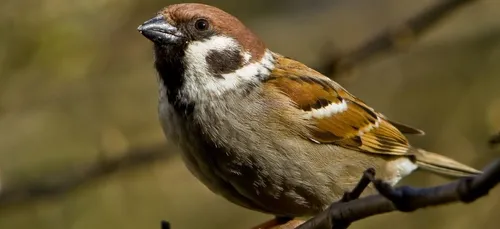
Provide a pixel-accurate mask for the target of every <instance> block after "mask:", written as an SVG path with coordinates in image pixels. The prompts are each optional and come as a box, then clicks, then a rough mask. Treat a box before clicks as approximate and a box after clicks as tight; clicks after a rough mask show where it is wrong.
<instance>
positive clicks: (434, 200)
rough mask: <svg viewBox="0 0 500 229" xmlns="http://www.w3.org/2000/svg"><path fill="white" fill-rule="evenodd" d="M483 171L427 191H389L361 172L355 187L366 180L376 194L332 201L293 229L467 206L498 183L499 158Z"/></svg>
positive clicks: (347, 223) (499, 176)
mask: <svg viewBox="0 0 500 229" xmlns="http://www.w3.org/2000/svg"><path fill="white" fill-rule="evenodd" d="M483 172H484V173H483V174H481V175H478V176H475V177H467V178H462V179H460V180H456V181H454V182H451V183H448V184H444V185H440V186H435V187H430V188H412V187H409V186H402V187H398V188H393V187H391V186H390V185H389V184H387V183H384V182H382V181H381V180H377V179H375V178H374V177H373V176H372V174H370V173H369V172H365V174H364V176H363V179H361V181H360V185H358V186H361V187H366V185H365V184H361V183H362V182H366V181H365V180H364V179H367V178H368V179H369V180H371V181H372V183H373V184H374V185H375V187H376V188H377V190H378V192H379V193H380V194H377V195H371V196H367V197H364V198H361V199H355V200H351V201H349V202H344V201H342V200H341V201H339V202H335V203H333V204H332V205H331V206H330V207H329V208H328V209H326V210H325V211H324V212H322V213H320V214H318V215H316V216H315V217H314V218H312V219H310V220H308V221H307V222H305V223H304V224H302V225H300V226H299V227H297V229H315V228H326V227H325V226H327V227H328V228H336V229H340V228H347V227H348V226H349V223H352V222H354V221H357V220H361V219H364V218H367V217H370V216H374V215H378V214H382V213H387V212H392V211H403V212H412V211H415V210H417V209H421V208H425V207H430V206H437V205H444V204H449V203H453V202H463V203H471V202H473V201H475V200H477V199H478V198H480V197H483V196H485V195H487V194H488V192H489V191H490V190H491V189H493V187H495V186H496V185H497V184H498V183H500V159H497V160H496V161H495V162H493V163H491V164H490V165H489V166H488V167H486V168H485V169H484V170H483Z"/></svg>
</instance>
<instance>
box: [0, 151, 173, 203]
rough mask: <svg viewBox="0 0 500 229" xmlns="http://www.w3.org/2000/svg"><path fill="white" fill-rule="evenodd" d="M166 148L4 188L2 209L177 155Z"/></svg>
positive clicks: (0, 197)
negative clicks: (8, 205)
mask: <svg viewBox="0 0 500 229" xmlns="http://www.w3.org/2000/svg"><path fill="white" fill-rule="evenodd" d="M166 149H168V146H167V145H166V144H158V145H152V146H149V147H144V148H135V149H131V150H129V151H127V152H124V153H123V155H124V156H122V157H118V158H102V159H100V160H99V161H98V162H95V163H91V164H87V165H82V166H76V167H75V168H74V169H72V170H70V171H63V172H61V173H57V174H55V175H48V176H47V179H45V180H37V181H33V182H32V183H27V184H21V185H19V186H13V187H8V186H7V187H3V189H2V190H1V193H0V206H5V205H7V204H19V203H22V202H26V201H29V200H33V199H37V198H44V197H49V196H55V195H57V194H64V193H67V192H69V191H72V190H74V189H76V188H78V187H80V186H82V185H84V184H85V183H87V182H90V181H94V180H95V179H98V178H101V177H104V176H106V175H109V174H111V173H115V172H118V171H121V170H127V169H132V168H136V167H139V166H142V165H145V164H149V163H152V162H155V161H158V160H160V159H162V160H165V159H168V158H170V157H171V156H172V155H174V154H173V153H169V152H168V151H167V150H166Z"/></svg>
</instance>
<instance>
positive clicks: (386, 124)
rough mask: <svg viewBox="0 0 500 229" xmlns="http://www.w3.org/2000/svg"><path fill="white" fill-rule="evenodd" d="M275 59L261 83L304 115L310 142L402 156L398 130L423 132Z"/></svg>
mask: <svg viewBox="0 0 500 229" xmlns="http://www.w3.org/2000/svg"><path fill="white" fill-rule="evenodd" d="M275 55H277V54H275ZM275 59H276V60H278V61H277V62H276V65H275V68H274V70H273V72H272V73H271V77H270V78H269V79H268V80H267V81H266V82H265V83H266V84H270V85H273V86H274V87H276V88H278V89H279V90H280V91H281V92H282V93H284V94H285V95H286V96H288V97H289V98H290V100H292V101H293V102H294V104H295V105H296V108H297V109H298V110H299V112H302V113H303V114H304V115H303V117H304V119H309V120H311V122H312V123H313V124H312V125H311V127H309V128H308V131H309V133H307V134H306V136H310V137H309V138H310V140H311V141H314V142H316V143H319V144H335V145H338V146H341V147H344V148H348V149H354V150H357V151H362V152H369V153H379V154H389V155H405V154H407V152H408V149H409V148H410V145H409V143H408V140H407V139H406V137H405V136H404V135H403V133H402V132H406V133H411V134H415V133H419V134H422V133H423V132H422V131H420V130H418V129H415V128H412V127H409V126H406V125H404V124H400V123H396V122H392V121H389V120H388V119H387V118H386V117H385V116H384V115H382V114H380V113H378V112H376V111H375V110H374V109H372V108H371V107H369V106H368V105H366V104H365V103H364V102H363V101H361V100H360V99H358V98H356V97H354V96H353V95H352V94H350V93H349V92H348V91H347V90H345V89H344V88H342V87H341V86H340V85H338V84H337V83H335V82H334V81H332V80H331V79H329V78H327V77H326V76H324V75H322V74H321V73H319V72H317V71H315V70H313V69H311V68H308V67H307V66H305V65H303V64H302V63H300V62H297V61H295V60H292V59H290V58H286V57H283V56H279V57H275ZM398 127H399V128H398Z"/></svg>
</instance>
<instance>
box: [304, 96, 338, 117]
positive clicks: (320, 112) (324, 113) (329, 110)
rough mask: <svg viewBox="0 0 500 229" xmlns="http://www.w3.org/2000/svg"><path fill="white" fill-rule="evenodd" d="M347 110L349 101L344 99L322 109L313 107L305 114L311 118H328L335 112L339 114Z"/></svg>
mask: <svg viewBox="0 0 500 229" xmlns="http://www.w3.org/2000/svg"><path fill="white" fill-rule="evenodd" d="M346 110H347V103H346V101H345V100H342V102H340V103H332V104H329V105H328V106H326V107H322V108H320V109H312V110H311V111H308V112H306V113H305V114H304V118H305V119H311V118H318V119H320V118H326V117H329V116H332V115H334V114H338V113H341V112H344V111H346Z"/></svg>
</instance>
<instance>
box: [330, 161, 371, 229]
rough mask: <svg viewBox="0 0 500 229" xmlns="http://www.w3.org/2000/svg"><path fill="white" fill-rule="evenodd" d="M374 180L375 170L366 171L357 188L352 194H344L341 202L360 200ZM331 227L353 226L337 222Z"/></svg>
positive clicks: (342, 228)
mask: <svg viewBox="0 0 500 229" xmlns="http://www.w3.org/2000/svg"><path fill="white" fill-rule="evenodd" d="M373 180H375V169H373V168H369V169H367V170H365V171H364V172H363V176H362V177H361V179H360V180H359V182H358V184H357V185H356V187H354V188H353V189H352V191H350V192H349V191H346V192H344V195H343V196H342V199H341V200H340V202H349V201H351V200H355V199H357V198H359V196H361V193H363V191H364V190H365V189H366V188H367V187H368V185H369V184H370V183H371V182H372V181H373ZM331 225H333V227H332V228H333V229H345V228H348V227H349V226H350V225H351V222H345V221H336V222H331Z"/></svg>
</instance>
